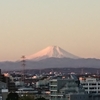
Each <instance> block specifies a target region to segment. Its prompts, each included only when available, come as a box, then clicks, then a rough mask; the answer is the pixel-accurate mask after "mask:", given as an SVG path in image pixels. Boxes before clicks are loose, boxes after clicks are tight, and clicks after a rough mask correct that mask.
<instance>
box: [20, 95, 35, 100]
mask: <svg viewBox="0 0 100 100" xmlns="http://www.w3.org/2000/svg"><path fill="white" fill-rule="evenodd" d="M19 100H34V97H33V96H22V97H20V98H19Z"/></svg>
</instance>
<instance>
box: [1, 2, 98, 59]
mask: <svg viewBox="0 0 100 100" xmlns="http://www.w3.org/2000/svg"><path fill="white" fill-rule="evenodd" d="M99 4H100V1H99V0H96V1H94V0H88V1H87V0H84V1H80V0H75V1H74V0H72V1H67V0H63V1H60V0H50V1H49V0H48V1H47V0H42V1H39V0H32V1H25V0H21V1H13V0H9V1H0V12H1V15H0V22H1V23H0V27H1V28H0V47H1V48H0V49H1V50H0V61H3V60H18V59H20V57H21V56H22V55H25V56H27V55H31V54H35V53H36V52H38V51H40V50H42V49H44V48H46V47H48V46H51V45H56V46H59V47H61V48H63V49H64V50H66V51H68V52H71V53H72V54H75V55H77V56H79V57H83V58H98V59H100V53H99V51H100V45H99V43H100V39H99V37H100V33H99V32H100V28H99V26H100V13H99V12H100V6H99Z"/></svg>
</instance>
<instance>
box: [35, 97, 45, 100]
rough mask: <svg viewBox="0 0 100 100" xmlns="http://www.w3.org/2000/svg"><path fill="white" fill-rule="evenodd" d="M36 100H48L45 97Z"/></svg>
mask: <svg viewBox="0 0 100 100" xmlns="http://www.w3.org/2000/svg"><path fill="white" fill-rule="evenodd" d="M35 100H46V99H45V98H44V97H40V98H37V99H35Z"/></svg>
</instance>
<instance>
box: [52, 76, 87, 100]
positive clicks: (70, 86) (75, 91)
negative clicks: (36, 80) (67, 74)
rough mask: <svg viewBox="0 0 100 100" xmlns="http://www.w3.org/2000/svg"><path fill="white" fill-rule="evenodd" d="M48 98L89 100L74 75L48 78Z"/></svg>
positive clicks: (54, 99) (55, 99)
mask: <svg viewBox="0 0 100 100" xmlns="http://www.w3.org/2000/svg"><path fill="white" fill-rule="evenodd" d="M50 93H51V94H50V100H89V96H88V94H86V93H85V91H84V89H83V88H82V87H81V86H80V83H79V81H78V80H77V79H75V77H73V76H71V78H68V79H63V78H61V77H60V78H54V79H52V80H50Z"/></svg>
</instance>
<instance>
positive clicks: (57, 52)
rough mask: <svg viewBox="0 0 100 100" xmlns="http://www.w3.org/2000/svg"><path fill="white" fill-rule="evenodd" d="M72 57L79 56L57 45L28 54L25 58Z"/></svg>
mask: <svg viewBox="0 0 100 100" xmlns="http://www.w3.org/2000/svg"><path fill="white" fill-rule="evenodd" d="M52 57H53V58H72V59H78V58H79V57H77V56H75V55H73V54H71V53H69V52H67V51H65V50H63V49H62V48H60V47H58V46H49V47H47V48H45V49H43V50H41V51H39V52H37V53H36V54H33V55H30V56H28V57H26V59H29V60H42V59H46V58H52Z"/></svg>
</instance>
